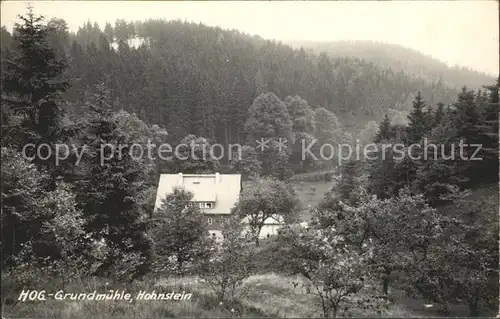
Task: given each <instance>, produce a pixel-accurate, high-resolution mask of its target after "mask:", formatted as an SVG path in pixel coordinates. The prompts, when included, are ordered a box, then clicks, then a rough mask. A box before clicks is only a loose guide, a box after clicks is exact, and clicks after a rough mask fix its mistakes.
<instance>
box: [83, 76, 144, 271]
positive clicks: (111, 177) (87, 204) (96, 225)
mask: <svg viewBox="0 0 500 319" xmlns="http://www.w3.org/2000/svg"><path fill="white" fill-rule="evenodd" d="M96 90H97V92H98V93H96V94H95V96H94V98H93V101H91V103H90V105H89V106H90V107H91V109H92V113H91V118H90V119H89V120H88V124H87V128H86V134H85V136H84V141H83V144H84V145H87V150H86V152H85V155H84V157H83V161H84V163H82V165H83V166H84V167H85V168H86V169H85V171H84V172H83V174H82V175H83V176H82V178H81V179H80V180H78V181H77V182H75V190H76V192H77V201H78V203H79V206H80V208H81V209H82V211H83V216H84V218H85V230H86V231H87V232H88V233H89V234H91V236H92V239H94V240H96V241H98V242H99V241H101V240H103V241H104V242H105V244H106V246H107V247H108V255H107V256H106V259H105V262H104V263H103V265H102V267H101V268H100V269H99V272H100V273H101V274H103V273H106V272H107V271H110V269H112V267H113V266H116V264H118V263H119V262H120V261H121V260H122V259H123V258H124V256H127V255H129V254H133V255H135V256H139V257H138V258H139V259H140V262H138V265H137V267H135V269H130V271H131V272H132V273H133V275H134V276H137V275H142V274H144V273H145V272H146V271H147V270H148V266H149V262H150V261H151V253H152V243H151V241H150V239H149V238H148V236H147V234H146V220H145V218H146V216H147V212H143V211H142V209H141V207H142V204H143V203H142V202H141V198H142V195H143V193H144V192H145V191H146V190H147V185H146V182H147V173H148V171H147V169H146V167H145V165H143V162H142V161H141V160H140V159H138V158H137V154H134V153H133V152H132V151H131V143H133V142H132V141H131V139H130V138H129V137H128V135H127V134H126V133H125V132H122V131H121V130H120V129H119V126H118V123H117V122H116V119H113V118H112V116H111V114H112V113H111V112H110V110H109V106H108V105H109V104H108V101H106V96H108V92H107V90H106V88H105V87H104V86H102V85H101V86H98V87H97V88H96Z"/></svg>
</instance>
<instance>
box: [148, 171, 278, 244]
mask: <svg viewBox="0 0 500 319" xmlns="http://www.w3.org/2000/svg"><path fill="white" fill-rule="evenodd" d="M175 187H183V188H185V189H186V190H188V191H190V192H192V193H193V195H194V196H193V199H192V201H193V202H195V203H197V204H198V205H199V207H200V209H201V211H202V213H203V215H204V218H206V221H207V224H208V225H209V231H210V234H211V236H213V237H214V238H216V239H217V240H220V239H222V232H221V229H222V221H223V219H224V218H227V217H228V216H229V215H230V214H231V209H232V208H233V207H234V205H235V204H236V202H237V201H238V198H239V195H240V193H241V187H242V184H241V175H240V174H219V173H215V174H182V173H179V174H161V175H160V180H159V182H158V190H157V193H156V202H155V211H156V210H157V209H158V208H159V207H160V205H161V203H162V200H163V199H164V198H165V197H166V195H167V194H170V193H172V192H173V190H174V188H175ZM243 222H248V221H247V220H245V219H244V220H243ZM282 225H283V218H282V217H281V216H279V215H276V216H273V217H270V218H268V219H267V220H266V221H265V225H264V227H263V228H262V230H261V232H260V234H259V237H260V238H266V237H268V236H271V235H275V234H276V233H277V230H278V228H279V227H281V226H282Z"/></svg>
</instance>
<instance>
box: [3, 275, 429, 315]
mask: <svg viewBox="0 0 500 319" xmlns="http://www.w3.org/2000/svg"><path fill="white" fill-rule="evenodd" d="M297 281H300V278H296V277H286V276H282V275H279V274H276V273H267V274H261V275H254V276H251V277H249V278H247V279H246V280H245V281H244V284H243V287H245V288H246V289H247V293H246V294H245V295H244V296H243V297H241V298H240V299H239V300H238V301H237V302H234V303H230V304H229V303H227V302H226V303H222V304H220V303H218V302H217V301H216V297H215V295H214V294H213V292H212V291H211V290H210V289H209V287H208V286H207V284H206V283H204V282H202V281H200V280H199V278H197V277H186V278H169V279H149V280H147V281H143V282H138V283H135V284H133V285H132V286H130V285H121V286H114V287H111V285H106V283H105V281H104V280H98V279H87V280H78V281H75V282H74V283H72V284H71V285H69V286H67V287H66V289H65V291H67V292H91V291H93V290H94V289H95V290H97V291H98V292H106V291H107V290H109V289H118V290H122V289H123V290H125V291H128V292H130V293H131V294H132V295H135V294H136V293H137V292H138V291H139V290H146V291H149V292H150V291H153V290H155V291H156V292H157V293H158V292H170V291H172V290H174V291H176V292H181V291H185V292H186V293H187V292H190V293H192V294H193V296H192V298H191V299H190V300H184V301H175V300H168V301H133V302H132V303H129V302H128V301H113V300H109V301H56V300H51V299H48V300H46V301H36V302H35V301H31V302H24V303H21V302H19V303H16V304H10V305H4V306H3V316H4V317H5V318H35V317H36V318H68V319H83V318H96V319H105V318H106V319H108V318H179V317H184V318H186V317H189V318H192V317H203V318H235V317H244V318H264V317H281V318H299V317H300V318H313V317H320V316H321V312H320V311H319V307H318V300H317V299H316V297H315V296H314V295H312V294H309V293H307V292H306V291H305V289H304V288H303V287H301V286H300V285H299V286H297V287H296V288H294V287H293V285H292V282H297ZM49 286H50V285H49ZM44 288H45V289H47V290H48V288H47V287H44ZM54 289H61V288H60V287H59V288H55V287H54ZM422 307H423V306H422ZM231 309H232V310H233V311H232V310H231ZM354 314H355V315H356V316H365V317H366V316H369V317H373V316H377V315H376V314H374V313H370V312H367V311H364V310H361V309H354ZM431 315H432V314H431V313H422V314H420V313H419V312H417V311H413V310H412V309H409V308H408V307H406V306H405V305H403V304H394V305H391V306H390V308H389V309H388V310H387V311H386V312H385V313H382V314H380V315H379V316H378V317H418V316H424V317H425V316H427V317H428V316H431Z"/></svg>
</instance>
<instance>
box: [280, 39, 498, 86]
mask: <svg viewBox="0 0 500 319" xmlns="http://www.w3.org/2000/svg"><path fill="white" fill-rule="evenodd" d="M287 43H289V44H290V45H291V46H292V47H293V48H299V49H300V48H302V47H303V48H305V49H306V50H309V51H311V52H313V53H316V54H320V53H322V52H326V53H327V54H328V56H330V57H331V58H338V57H342V56H349V57H355V58H358V59H362V60H365V61H368V62H373V63H374V64H375V65H378V66H380V67H384V68H392V69H393V70H394V71H397V72H399V71H402V72H405V73H407V74H408V75H412V76H414V77H419V78H423V79H426V80H427V81H429V82H435V81H437V82H440V83H442V84H444V85H446V86H449V87H457V88H460V87H462V86H463V85H466V86H467V87H469V88H471V89H479V88H481V86H482V85H483V84H484V83H489V82H492V81H494V78H493V77H492V76H490V75H488V74H484V73H482V72H478V71H474V70H472V69H469V68H466V67H459V66H454V67H450V66H448V65H446V64H445V63H443V62H441V61H438V60H436V59H434V58H432V57H430V56H426V55H424V54H422V53H420V52H419V51H417V50H413V49H409V48H405V47H403V46H401V45H397V44H388V43H377V42H373V41H336V42H314V41H289V42H287Z"/></svg>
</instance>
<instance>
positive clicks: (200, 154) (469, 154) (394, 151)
mask: <svg viewBox="0 0 500 319" xmlns="http://www.w3.org/2000/svg"><path fill="white" fill-rule="evenodd" d="M271 142H272V143H271ZM243 146H245V145H240V144H228V145H227V146H224V145H222V144H219V143H215V144H199V143H196V142H195V141H194V140H193V141H191V143H188V144H187V143H180V144H177V145H171V144H169V143H162V144H159V145H157V144H154V143H152V142H151V140H148V141H147V143H144V144H140V143H132V144H101V145H99V147H98V149H97V156H98V157H99V162H100V164H101V165H104V164H105V163H107V162H109V161H111V160H122V159H123V158H124V157H125V156H129V157H130V158H132V159H133V160H146V159H147V160H162V161H172V160H177V161H188V160H194V161H209V160H221V159H223V158H227V159H228V160H229V161H230V162H231V161H234V160H237V161H240V160H243V154H242V147H243ZM247 146H248V145H247ZM481 149H482V145H481V144H466V143H464V141H462V140H460V141H459V142H458V143H455V144H435V143H429V141H428V140H427V139H426V138H425V139H423V141H422V143H416V144H411V145H404V144H402V143H395V144H391V143H368V144H362V143H360V142H359V140H356V143H355V144H332V143H323V144H320V143H319V141H318V140H315V139H314V140H307V141H306V140H299V141H294V144H293V146H291V147H288V145H287V140H286V139H281V138H280V139H279V140H278V139H260V140H258V141H256V145H255V146H254V150H255V152H256V154H259V153H264V152H270V151H277V152H288V154H291V153H292V152H296V153H297V152H300V156H301V159H302V160H303V161H305V160H313V161H337V164H338V165H342V163H344V162H346V161H352V160H356V161H362V160H368V161H372V160H377V159H382V160H385V159H386V157H387V155H388V154H391V158H392V159H394V160H396V161H399V160H402V159H404V158H405V157H406V156H407V157H409V158H410V159H411V160H415V161H420V160H423V161H427V160H438V159H442V160H452V161H453V160H465V161H480V160H482V158H481V157H479V156H478V154H479V152H480V151H481ZM90 150H91V148H90V147H89V146H88V145H79V144H55V145H49V144H45V143H42V144H39V145H35V144H31V143H30V144H26V145H25V146H24V147H23V149H22V156H23V157H24V158H25V159H28V160H33V159H35V158H37V159H40V160H49V159H52V158H53V159H54V161H55V165H56V166H58V165H60V164H61V163H62V162H63V161H65V160H68V158H69V157H70V154H73V156H74V158H75V162H74V164H75V165H79V164H80V163H81V162H82V159H83V157H84V156H85V154H87V153H88V152H89V151H90ZM93 152H96V149H95V148H94V149H93Z"/></svg>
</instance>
